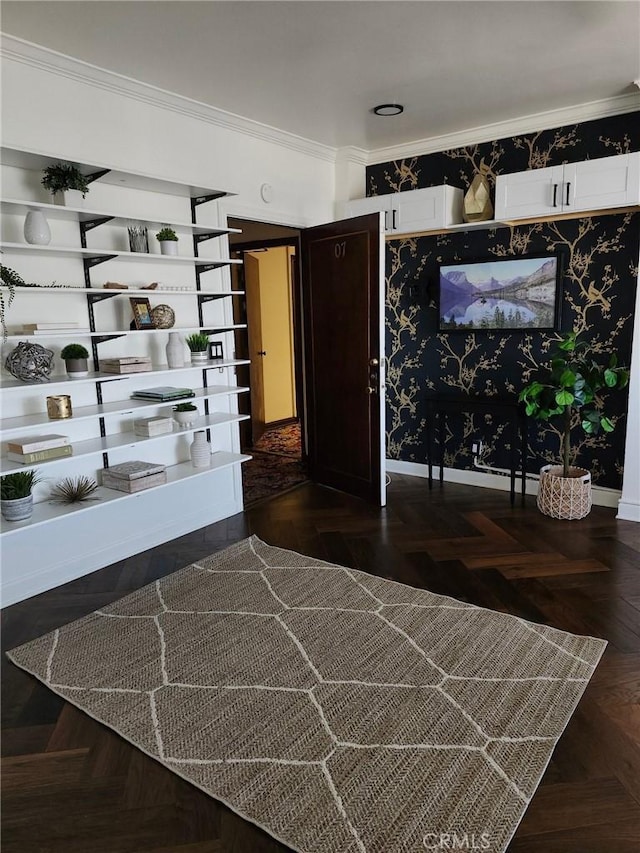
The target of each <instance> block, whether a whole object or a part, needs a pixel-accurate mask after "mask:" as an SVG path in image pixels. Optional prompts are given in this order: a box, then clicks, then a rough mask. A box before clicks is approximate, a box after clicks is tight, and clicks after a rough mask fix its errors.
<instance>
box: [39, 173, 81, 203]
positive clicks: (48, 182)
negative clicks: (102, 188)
mask: <svg viewBox="0 0 640 853" xmlns="http://www.w3.org/2000/svg"><path fill="white" fill-rule="evenodd" d="M41 183H42V186H43V187H45V188H46V189H48V190H49V192H50V193H52V195H53V203H54V204H58V205H66V204H69V205H71V206H72V207H78V206H79V205H81V204H82V202H81V201H80V197H82V198H83V199H84V198H85V196H86V195H87V193H88V192H89V181H88V180H87V178H86V176H85V175H83V174H82V172H81V171H80V170H79V169H78V168H76V166H72V165H71V164H70V163H53V164H52V165H51V166H47V168H46V169H45V170H44V177H43V178H42V181H41Z"/></svg>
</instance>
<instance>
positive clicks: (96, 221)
mask: <svg viewBox="0 0 640 853" xmlns="http://www.w3.org/2000/svg"><path fill="white" fill-rule="evenodd" d="M112 219H115V216H96V217H94V218H93V219H84V220H82V221H81V222H80V234H82V235H84V234H86V233H87V231H91V230H92V229H93V228H97V227H98V226H99V225H104V224H105V222H111V220H112Z"/></svg>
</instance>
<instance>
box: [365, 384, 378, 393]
mask: <svg viewBox="0 0 640 853" xmlns="http://www.w3.org/2000/svg"><path fill="white" fill-rule="evenodd" d="M375 393H376V389H375V388H374V387H373V386H371V385H367V394H368V395H369V396H371V395H372V394H375Z"/></svg>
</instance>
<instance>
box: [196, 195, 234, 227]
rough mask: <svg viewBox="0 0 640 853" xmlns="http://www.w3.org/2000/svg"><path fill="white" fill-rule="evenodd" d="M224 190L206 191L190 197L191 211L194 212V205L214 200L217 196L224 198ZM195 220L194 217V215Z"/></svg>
mask: <svg viewBox="0 0 640 853" xmlns="http://www.w3.org/2000/svg"><path fill="white" fill-rule="evenodd" d="M224 196H226V193H225V192H218V193H208V194H207V195H197V196H192V198H191V212H192V213H195V209H196V207H198V205H200V204H206V203H207V202H208V201H215V200H216V199H217V198H224ZM194 222H195V217H194Z"/></svg>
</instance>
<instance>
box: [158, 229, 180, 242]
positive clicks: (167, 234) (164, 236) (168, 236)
mask: <svg viewBox="0 0 640 853" xmlns="http://www.w3.org/2000/svg"><path fill="white" fill-rule="evenodd" d="M177 239H178V235H177V234H176V232H175V231H174V230H173V228H167V227H165V228H161V229H160V231H158V233H157V234H156V240H158V241H159V242H160V243H162V242H163V241H165V240H177Z"/></svg>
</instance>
